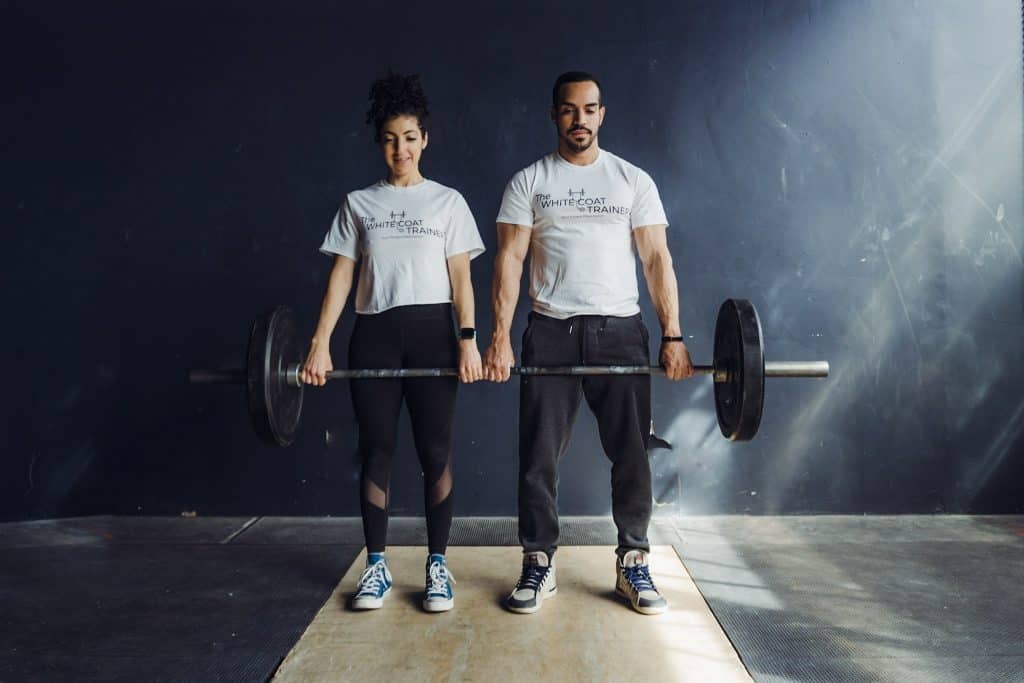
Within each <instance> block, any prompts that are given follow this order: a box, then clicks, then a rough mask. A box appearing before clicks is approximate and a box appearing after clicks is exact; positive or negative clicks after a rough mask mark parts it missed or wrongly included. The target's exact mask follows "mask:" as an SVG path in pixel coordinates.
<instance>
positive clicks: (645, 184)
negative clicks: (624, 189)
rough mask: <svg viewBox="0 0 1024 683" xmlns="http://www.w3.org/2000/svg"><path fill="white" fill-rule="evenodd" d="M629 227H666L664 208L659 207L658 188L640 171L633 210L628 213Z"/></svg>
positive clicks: (649, 177)
mask: <svg viewBox="0 0 1024 683" xmlns="http://www.w3.org/2000/svg"><path fill="white" fill-rule="evenodd" d="M629 216H630V227H631V228H639V227H641V226H644V225H668V219H667V218H666V217H665V207H663V206H662V205H661V197H660V196H659V195H658V187H657V185H655V184H654V181H653V180H651V176H649V175H647V172H646V171H643V170H640V171H639V172H638V174H637V178H636V191H635V193H634V194H633V210H632V211H630V214H629Z"/></svg>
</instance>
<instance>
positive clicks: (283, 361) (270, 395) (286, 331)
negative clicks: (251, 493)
mask: <svg viewBox="0 0 1024 683" xmlns="http://www.w3.org/2000/svg"><path fill="white" fill-rule="evenodd" d="M301 353H302V351H301V349H300V348H299V344H298V338H297V336H296V334H295V316H294V315H293V314H292V312H291V309H289V308H288V307H287V306H278V307H277V308H274V309H273V310H271V311H268V312H267V313H265V314H264V315H261V316H259V317H258V318H256V321H255V322H254V323H253V324H252V332H251V333H250V334H249V366H248V382H247V387H248V397H249V415H250V416H251V417H252V425H253V428H254V429H255V430H256V434H257V435H258V436H259V437H260V439H262V440H263V441H265V442H267V443H269V444H271V445H276V446H288V445H289V444H291V443H292V441H294V440H295V430H296V429H297V428H298V426H299V418H300V417H301V416H302V384H301V383H300V384H299V386H297V387H296V386H291V385H290V384H288V378H287V376H286V374H285V370H286V369H287V368H288V366H289V365H290V364H294V363H298V362H300V361H301V360H302V359H301Z"/></svg>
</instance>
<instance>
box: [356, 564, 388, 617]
mask: <svg viewBox="0 0 1024 683" xmlns="http://www.w3.org/2000/svg"><path fill="white" fill-rule="evenodd" d="M390 592H391V572H390V571H389V570H388V565H387V562H385V561H384V553H368V554H367V556H366V569H364V570H363V573H362V575H361V576H360V577H359V583H357V584H356V594H355V596H354V597H353V598H352V609H379V608H380V606H381V605H383V604H384V596H385V595H387V594H388V593H390Z"/></svg>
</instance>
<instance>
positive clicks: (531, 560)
mask: <svg viewBox="0 0 1024 683" xmlns="http://www.w3.org/2000/svg"><path fill="white" fill-rule="evenodd" d="M557 592H558V586H557V585H556V583H555V562H554V560H553V559H549V558H548V554H547V553H545V552H544V551H543V550H538V551H536V552H531V553H523V573H522V574H520V575H519V580H518V581H516V587H515V588H513V589H512V594H511V595H509V596H508V599H507V600H505V605H506V606H507V607H508V608H509V609H510V610H512V611H513V612H516V613H517V614H531V613H533V612H536V611H537V610H539V609H540V606H541V603H542V602H544V600H546V599H547V598H550V597H552V596H554V594H555V593H557Z"/></svg>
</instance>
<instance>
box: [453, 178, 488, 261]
mask: <svg viewBox="0 0 1024 683" xmlns="http://www.w3.org/2000/svg"><path fill="white" fill-rule="evenodd" d="M466 252H469V258H470V260H472V259H475V258H476V257H477V256H479V255H480V254H482V253H484V241H483V240H482V239H480V231H479V230H478V229H477V227H476V220H475V219H474V218H473V212H472V211H470V210H469V205H468V204H466V200H465V199H463V197H462V195H461V194H459V193H458V192H456V193H455V202H454V206H453V207H452V214H451V218H450V219H449V220H448V232H447V233H445V240H444V255H445V257H449V256H454V255H456V254H464V253H466Z"/></svg>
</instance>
